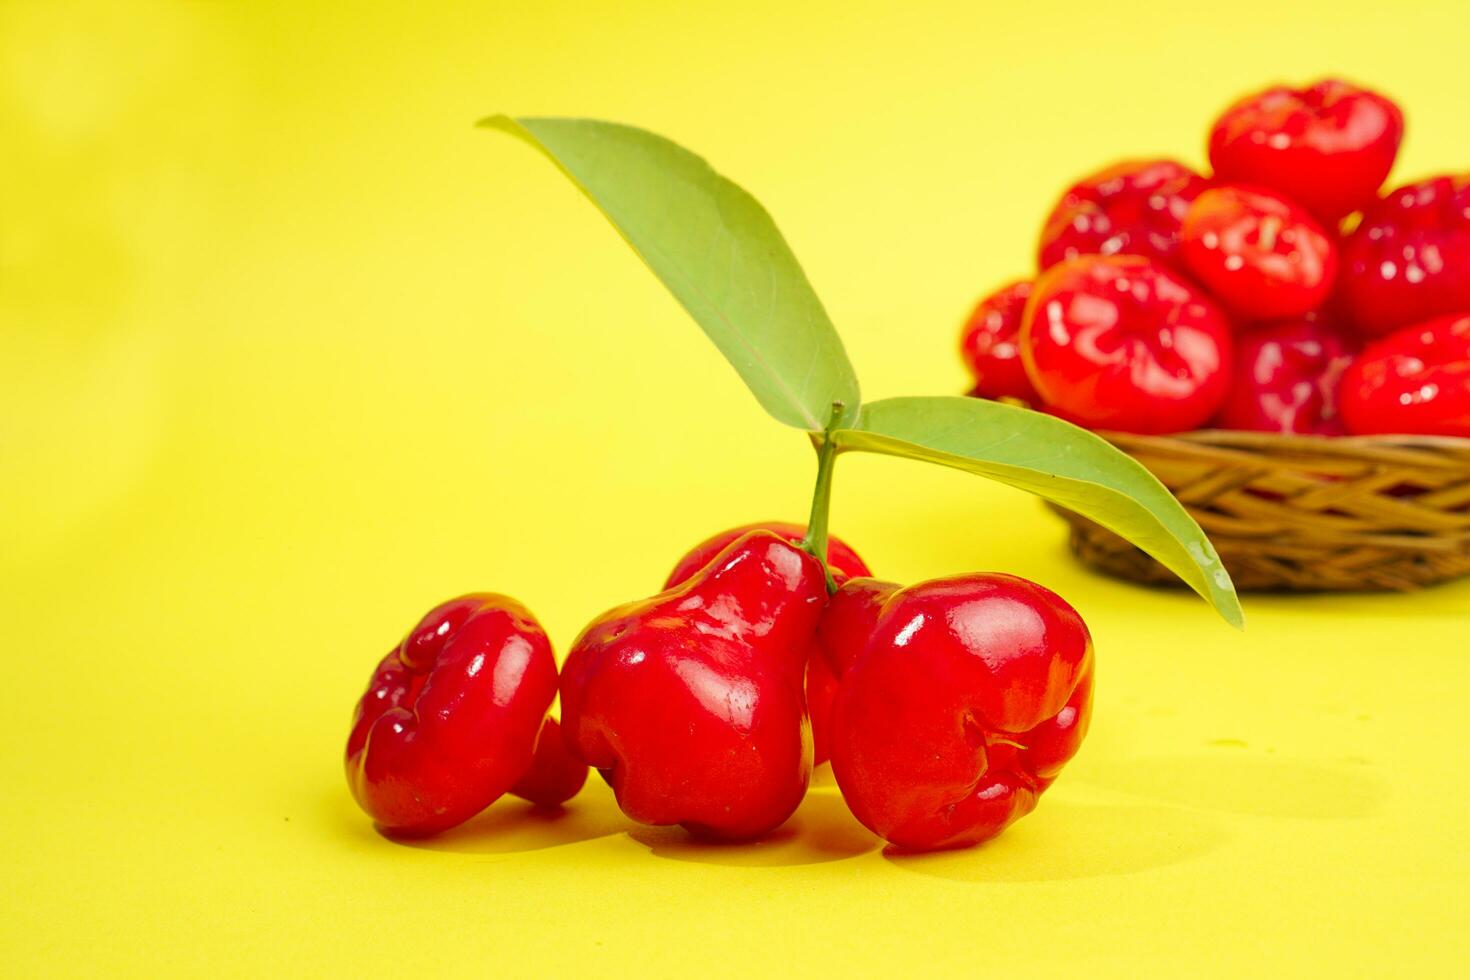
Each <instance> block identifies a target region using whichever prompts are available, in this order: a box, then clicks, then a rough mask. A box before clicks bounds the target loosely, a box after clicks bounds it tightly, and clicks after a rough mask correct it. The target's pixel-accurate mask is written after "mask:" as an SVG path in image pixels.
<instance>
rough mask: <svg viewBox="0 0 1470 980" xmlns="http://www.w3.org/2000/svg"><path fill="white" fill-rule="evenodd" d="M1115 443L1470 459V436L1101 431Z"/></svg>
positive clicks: (1235, 431) (1195, 430)
mask: <svg viewBox="0 0 1470 980" xmlns="http://www.w3.org/2000/svg"><path fill="white" fill-rule="evenodd" d="M1096 434H1097V435H1099V436H1101V437H1102V438H1104V439H1106V440H1108V441H1109V442H1112V443H1119V444H1130V445H1139V446H1158V447H1164V446H1168V445H1171V444H1174V445H1178V444H1191V445H1201V446H1213V447H1219V448H1222V449H1254V450H1273V449H1274V450H1285V451H1288V452H1289V451H1293V450H1295V451H1301V452H1309V453H1313V454H1319V455H1341V456H1357V455H1361V454H1362V453H1363V452H1364V451H1369V452H1372V451H1381V450H1385V449H1388V450H1393V449H1407V450H1416V449H1418V450H1434V451H1438V452H1442V453H1447V454H1449V455H1454V456H1459V455H1463V456H1465V458H1466V459H1470V439H1467V438H1462V437H1460V436H1416V435H1378V436H1323V435H1305V434H1295V433H1292V434H1287V433H1278V432H1246V431H1241V430H1237V429H1193V430H1191V431H1189V432H1174V433H1170V434H1168V435H1146V434H1141V433H1137V432H1117V431H1112V430H1098V431H1097V433H1096Z"/></svg>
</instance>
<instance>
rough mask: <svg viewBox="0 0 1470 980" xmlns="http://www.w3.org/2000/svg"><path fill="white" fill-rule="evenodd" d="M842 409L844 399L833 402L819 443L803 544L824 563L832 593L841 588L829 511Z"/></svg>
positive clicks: (828, 585)
mask: <svg viewBox="0 0 1470 980" xmlns="http://www.w3.org/2000/svg"><path fill="white" fill-rule="evenodd" d="M842 409H843V405H842V402H840V401H836V402H833V403H832V417H831V418H830V419H829V420H828V422H827V428H826V430H825V431H824V432H823V433H822V442H821V445H819V446H817V485H816V488H815V489H814V490H813V491H812V514H811V517H810V518H809V519H808V520H807V523H806V536H805V537H803V538H802V539H801V546H802V548H803V549H805V550H806V551H807V552H809V553H810V554H811V555H812V556H813V557H814V558H816V559H817V561H819V562H821V563H822V570H823V572H825V573H826V576H827V593H828V594H829V595H830V594H831V593H833V592H836V591H837V582H836V581H835V580H834V579H833V578H832V569H831V567H830V566H829V565H828V564H827V514H828V512H829V511H830V510H831V509H832V469H833V466H834V464H835V463H836V462H837V443H835V442H833V441H832V430H833V429H835V428H837V425H838V423H839V422H840V421H841V419H842Z"/></svg>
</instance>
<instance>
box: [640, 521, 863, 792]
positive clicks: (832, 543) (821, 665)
mask: <svg viewBox="0 0 1470 980" xmlns="http://www.w3.org/2000/svg"><path fill="white" fill-rule="evenodd" d="M751 531H772V532H774V533H776V534H778V535H780V536H781V537H783V538H785V539H786V540H787V541H790V542H791V543H792V544H800V543H801V540H802V538H804V537H806V528H805V527H803V526H801V525H800V524H791V523H788V522H786V521H762V522H760V523H757V524H746V525H743V526H741V527H732V528H731V529H730V530H728V531H721V532H720V533H719V534H716V535H714V536H713V537H709V538H706V539H705V540H703V541H701V542H700V543H699V544H697V545H695V546H694V547H693V548H691V549H690V551H689V553H688V554H687V555H685V556H684V557H683V558H680V559H679V562H678V564H676V565H675V566H674V570H673V571H672V572H670V573H669V577H668V580H667V581H665V582H664V588H665V589H672V588H673V587H674V586H676V585H679V584H680V583H682V582H684V581H685V580H686V579H688V578H689V576H691V575H693V574H694V573H695V572H697V571H699V570H700V569H701V568H703V567H704V566H705V565H708V564H709V562H710V559H712V558H714V557H715V555H717V554H719V553H720V552H721V551H723V550H725V548H726V547H728V546H729V545H730V544H731V543H732V542H734V541H735V540H736V539H738V538H741V537H743V536H744V535H746V534H748V533H750V532H751ZM827 563H828V565H829V566H830V567H831V569H832V578H833V579H834V580H836V581H837V583H838V584H841V583H842V582H845V581H846V580H847V579H849V578H861V577H864V576H868V575H872V574H873V573H872V571H871V570H869V568H868V566H867V564H866V563H865V562H864V561H863V560H862V558H860V557H858V553H857V552H856V551H853V550H852V548H850V547H848V545H847V543H846V542H845V541H843V540H842V539H841V538H839V537H837V536H836V535H835V534H834V535H829V536H828V538H827ZM806 664H807V666H806V703H807V712H808V713H809V715H810V717H811V723H812V761H813V764H814V765H818V766H820V765H821V764H822V763H824V762H826V761H827V760H828V759H830V758H831V757H832V750H831V748H830V746H829V745H828V738H827V730H828V722H827V719H828V717H829V716H830V715H831V713H832V698H833V697H835V696H836V695H837V678H836V677H834V676H833V675H832V671H831V669H830V668H829V667H828V664H827V658H826V656H825V655H824V654H823V652H822V651H821V650H820V649H819V648H818V646H817V645H816V644H813V646H812V648H811V650H810V651H809V652H808V655H807V660H806Z"/></svg>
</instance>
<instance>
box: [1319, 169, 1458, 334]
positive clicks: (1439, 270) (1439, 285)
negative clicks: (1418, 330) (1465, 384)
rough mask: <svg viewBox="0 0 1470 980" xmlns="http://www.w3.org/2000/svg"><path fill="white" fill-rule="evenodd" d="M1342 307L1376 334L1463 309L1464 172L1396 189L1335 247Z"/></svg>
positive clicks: (1360, 327)
mask: <svg viewBox="0 0 1470 980" xmlns="http://www.w3.org/2000/svg"><path fill="white" fill-rule="evenodd" d="M1342 263H1343V265H1342V288H1341V296H1342V305H1343V308H1344V309H1345V310H1347V312H1348V313H1349V314H1350V315H1351V316H1352V319H1353V323H1354V325H1355V326H1356V327H1357V328H1358V330H1359V332H1360V333H1362V334H1363V335H1364V336H1367V337H1381V336H1384V335H1385V334H1388V333H1391V332H1393V331H1394V330H1397V329H1398V328H1399V327H1403V326H1408V325H1410V324H1416V323H1422V322H1424V321H1425V320H1428V319H1430V318H1431V317H1437V316H1446V315H1448V314H1451V313H1461V312H1463V311H1465V310H1470V173H1466V174H1460V175H1458V176H1447V177H1435V178H1433V179H1431V180H1425V181H1421V182H1420V183H1417V184H1409V185H1408V186H1406V187H1400V188H1399V189H1398V190H1396V191H1394V192H1393V193H1391V194H1389V195H1388V196H1387V197H1385V198H1384V199H1383V200H1382V201H1380V202H1379V203H1378V204H1377V205H1376V206H1374V207H1372V208H1370V209H1369V210H1368V211H1367V212H1365V213H1364V215H1363V220H1362V222H1361V223H1360V224H1359V225H1358V227H1357V228H1356V229H1354V230H1353V232H1352V234H1350V235H1348V237H1347V238H1346V240H1344V242H1343V244H1342Z"/></svg>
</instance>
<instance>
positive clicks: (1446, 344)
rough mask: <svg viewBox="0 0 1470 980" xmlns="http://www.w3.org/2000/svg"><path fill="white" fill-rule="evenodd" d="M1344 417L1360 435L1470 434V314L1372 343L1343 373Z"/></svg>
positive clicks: (1402, 331)
mask: <svg viewBox="0 0 1470 980" xmlns="http://www.w3.org/2000/svg"><path fill="white" fill-rule="evenodd" d="M1342 417H1343V420H1344V421H1345V422H1347V427H1348V430H1349V431H1351V432H1353V433H1354V434H1357V435H1377V434H1400V435H1402V434H1413V435H1426V436H1461V437H1464V438H1470V313H1464V314H1456V315H1451V316H1445V317H1439V318H1437V319H1434V320H1429V321H1427V322H1425V323H1420V324H1416V325H1415V326H1412V327H1405V328H1404V329H1402V330H1400V331H1398V332H1397V333H1393V334H1390V335H1389V336H1387V337H1384V338H1383V339H1382V340H1379V341H1377V342H1375V343H1373V344H1370V345H1369V346H1368V347H1367V349H1365V350H1364V351H1363V353H1362V355H1361V356H1360V357H1359V358H1358V359H1357V360H1356V361H1354V362H1353V365H1352V367H1350V368H1349V369H1348V372H1347V374H1346V375H1345V376H1344V377H1343V382H1342Z"/></svg>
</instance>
